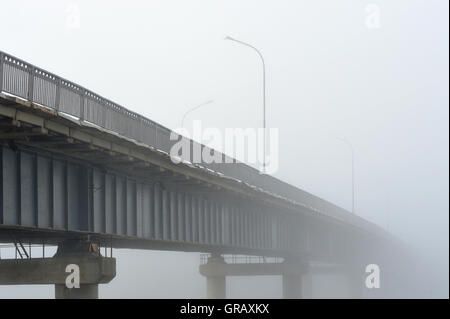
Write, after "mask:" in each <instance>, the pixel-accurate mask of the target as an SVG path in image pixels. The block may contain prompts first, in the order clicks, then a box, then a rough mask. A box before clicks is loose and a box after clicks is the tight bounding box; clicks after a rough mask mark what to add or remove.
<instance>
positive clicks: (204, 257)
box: [200, 253, 284, 265]
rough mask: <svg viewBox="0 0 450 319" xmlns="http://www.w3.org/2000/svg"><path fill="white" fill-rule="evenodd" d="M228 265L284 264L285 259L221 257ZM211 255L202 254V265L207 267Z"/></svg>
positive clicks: (245, 256)
mask: <svg viewBox="0 0 450 319" xmlns="http://www.w3.org/2000/svg"><path fill="white" fill-rule="evenodd" d="M221 256H222V258H223V260H224V261H225V262H226V263H227V264H277V263H282V262H283V261H284V258H281V257H265V256H253V255H229V254H224V255H221ZM209 257H211V254H207V253H206V254H200V264H201V265H205V264H207V263H208V259H209Z"/></svg>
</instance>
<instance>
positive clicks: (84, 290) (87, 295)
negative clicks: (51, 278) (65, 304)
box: [55, 284, 98, 299]
mask: <svg viewBox="0 0 450 319" xmlns="http://www.w3.org/2000/svg"><path fill="white" fill-rule="evenodd" d="M55 299H98V284H84V285H80V288H72V289H69V288H67V287H66V285H55Z"/></svg>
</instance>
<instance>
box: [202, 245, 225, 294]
mask: <svg viewBox="0 0 450 319" xmlns="http://www.w3.org/2000/svg"><path fill="white" fill-rule="evenodd" d="M226 265H227V263H226V262H225V260H224V259H223V257H222V256H220V255H217V254H214V255H211V256H210V257H209V258H208V262H207V263H206V264H205V265H202V266H200V273H201V274H202V275H203V276H205V277H206V298H208V299H225V298H226V290H227V284H226V273H225V267H226Z"/></svg>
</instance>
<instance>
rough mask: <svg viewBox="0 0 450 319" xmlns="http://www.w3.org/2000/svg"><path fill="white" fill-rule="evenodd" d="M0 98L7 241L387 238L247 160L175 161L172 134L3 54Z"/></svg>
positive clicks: (234, 243) (324, 245)
mask: <svg viewBox="0 0 450 319" xmlns="http://www.w3.org/2000/svg"><path fill="white" fill-rule="evenodd" d="M0 94H1V95H0V115H1V116H2V120H1V123H0V141H3V142H2V143H3V145H2V147H1V157H0V158H1V164H2V167H1V171H2V192H1V196H2V197H1V199H2V200H1V201H2V203H1V204H2V205H1V215H0V216H1V217H2V219H1V223H0V227H1V228H0V234H1V233H2V232H1V229H2V228H3V229H5V228H8V229H9V230H10V232H9V233H10V234H11V231H12V229H16V228H15V227H19V228H18V229H16V231H17V234H20V233H21V232H23V231H25V230H30V229H35V230H39V231H47V233H46V234H47V235H46V236H48V237H49V238H50V237H51V236H50V233H53V232H54V231H56V233H59V232H60V231H64V230H66V231H67V230H70V231H71V232H78V231H81V232H83V233H90V234H92V235H94V236H98V237H99V238H103V239H105V238H108V236H109V238H113V237H114V238H116V239H117V241H116V245H125V246H126V245H132V246H136V245H138V242H139V241H140V240H141V241H142V240H143V241H142V246H143V247H144V246H146V245H147V243H148V242H147V241H145V239H148V240H150V241H151V242H152V243H153V244H154V245H155V246H158V245H162V246H161V247H169V248H171V247H182V248H183V249H181V250H187V249H191V248H192V249H194V250H196V249H197V250H200V249H201V250H205V247H210V248H211V247H215V248H217V247H221V249H222V248H224V249H225V248H226V247H229V248H230V249H231V250H233V249H235V250H246V251H249V250H264V251H266V252H267V253H270V252H272V253H273V251H285V252H289V251H290V252H293V251H294V252H300V251H301V252H302V253H307V254H312V253H314V252H316V253H317V252H320V253H317V255H321V256H324V255H327V256H329V255H330V254H336V249H338V248H337V247H340V248H339V251H340V253H342V251H344V250H347V251H348V250H349V247H351V242H352V239H360V238H361V237H367V236H369V237H372V236H375V237H376V236H380V235H384V234H383V232H382V231H381V230H380V229H379V228H378V227H376V226H375V225H373V224H371V223H369V222H367V221H365V220H363V219H361V218H358V217H356V216H353V215H352V214H350V213H348V212H346V211H344V210H343V209H341V208H339V207H337V206H335V205H333V204H331V203H328V202H326V201H324V200H322V199H320V198H317V197H315V196H313V195H311V194H308V193H306V192H304V191H301V190H299V189H297V188H295V187H293V186H291V185H288V184H286V183H283V182H281V181H279V180H277V179H275V178H273V177H271V176H267V175H260V174H259V173H258V172H257V171H256V170H254V169H253V168H251V167H249V166H247V165H244V164H242V163H233V164H204V165H195V164H191V163H182V164H174V163H172V162H171V161H170V158H169V155H168V152H169V149H170V146H171V143H172V141H170V140H169V139H168V136H169V134H170V130H168V129H167V128H164V127H163V126H161V125H158V124H157V123H154V122H152V121H150V120H149V119H146V118H144V117H142V116H140V115H138V114H136V113H134V112H131V111H129V110H127V109H125V108H123V107H121V106H119V105H117V104H115V103H113V102H111V101H109V100H107V99H104V98H102V97H100V96H98V95H96V94H94V93H93V92H90V91H88V90H86V89H84V88H82V87H80V86H78V85H76V84H74V83H71V82H69V81H66V80H64V79H61V78H59V77H57V76H56V75H53V74H51V73H49V72H47V71H44V70H42V69H39V68H37V67H35V66H32V65H31V64H28V63H26V62H24V61H21V60H19V59H17V58H14V57H12V56H10V55H7V54H5V53H2V52H0ZM191 143H194V142H191ZM202 147H204V146H202ZM222 156H223V155H222ZM46 229H47V230H46ZM50 230H51V231H50ZM349 231H350V232H349ZM346 234H347V235H346ZM348 234H351V235H348ZM29 237H32V236H29ZM56 237H57V236H56ZM56 237H55V238H56ZM125 238H129V239H132V238H133V239H135V240H134V241H133V244H127V241H126V240H124V239H125ZM119 239H120V240H119ZM338 243H339V244H338ZM180 245H181V246H180ZM210 245H211V246H210ZM314 245H316V246H317V247H314ZM330 247H334V248H330ZM176 249H178V248H176ZM330 251H332V252H331V253H330ZM333 251H334V252H333ZM324 252H326V253H324Z"/></svg>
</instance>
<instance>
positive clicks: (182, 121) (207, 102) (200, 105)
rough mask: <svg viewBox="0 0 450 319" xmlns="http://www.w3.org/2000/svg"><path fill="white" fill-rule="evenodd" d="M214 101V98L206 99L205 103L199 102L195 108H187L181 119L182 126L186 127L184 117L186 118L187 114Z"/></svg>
mask: <svg viewBox="0 0 450 319" xmlns="http://www.w3.org/2000/svg"><path fill="white" fill-rule="evenodd" d="M212 102H214V101H213V100H209V101H206V102H204V103H202V104H199V105H197V106H194V107H193V108H190V109H189V110H187V111H186V112H185V113H184V115H183V118H182V119H181V127H182V128H184V119H185V118H186V116H187V115H188V114H189V113H191V112H192V111H194V110H196V109H198V108H200V107H202V106H205V105H207V104H210V103H212Z"/></svg>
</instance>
